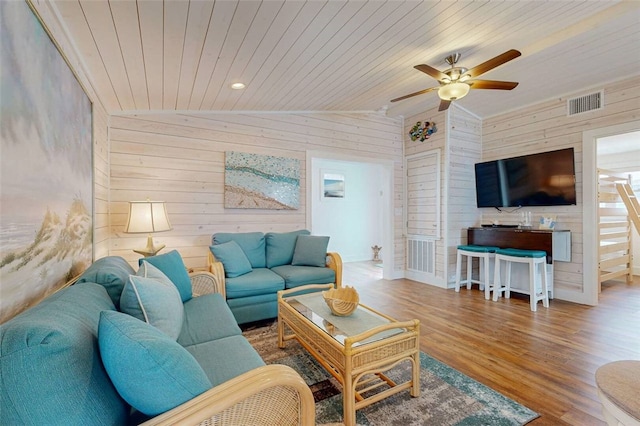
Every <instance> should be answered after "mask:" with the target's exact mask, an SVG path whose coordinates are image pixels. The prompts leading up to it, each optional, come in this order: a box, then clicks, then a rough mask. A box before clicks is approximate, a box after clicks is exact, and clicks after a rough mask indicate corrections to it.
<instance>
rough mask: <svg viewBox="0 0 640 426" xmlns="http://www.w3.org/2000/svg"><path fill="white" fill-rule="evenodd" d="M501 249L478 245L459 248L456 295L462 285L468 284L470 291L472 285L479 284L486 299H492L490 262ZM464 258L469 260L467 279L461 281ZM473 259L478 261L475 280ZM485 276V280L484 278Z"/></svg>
mask: <svg viewBox="0 0 640 426" xmlns="http://www.w3.org/2000/svg"><path fill="white" fill-rule="evenodd" d="M499 248H500V247H492V246H476V245H462V246H458V259H457V263H456V293H459V292H460V284H461V283H462V284H466V285H467V288H468V289H471V285H472V284H479V285H480V290H483V289H484V298H485V299H487V300H489V299H490V298H491V281H490V280H489V278H490V274H489V268H490V264H489V262H490V260H491V259H493V257H494V256H495V255H494V253H495V252H496V250H498V249H499ZM462 256H465V257H466V258H467V279H466V280H464V281H460V275H461V270H462ZM473 258H477V259H478V268H479V271H478V279H477V280H474V279H473V276H472V267H473ZM483 275H484V279H482V278H483Z"/></svg>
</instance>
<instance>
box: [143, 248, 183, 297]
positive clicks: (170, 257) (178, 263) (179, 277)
mask: <svg viewBox="0 0 640 426" xmlns="http://www.w3.org/2000/svg"><path fill="white" fill-rule="evenodd" d="M142 262H149V263H150V264H152V265H153V266H155V267H156V268H158V269H160V270H161V271H162V273H163V274H165V275H166V276H167V277H169V279H170V280H171V282H172V283H173V284H174V285H175V286H176V287H177V288H178V291H179V292H180V298H181V299H182V302H183V303H184V302H186V301H187V300H189V299H191V297H193V293H192V290H191V278H189V274H188V273H187V268H186V267H185V266H184V262H183V261H182V256H180V253H178V252H177V251H176V250H171V251H170V252H169V253H166V254H161V255H158V256H151V257H144V258H142V259H140V260H138V265H140V266H142Z"/></svg>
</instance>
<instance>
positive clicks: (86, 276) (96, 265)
mask: <svg viewBox="0 0 640 426" xmlns="http://www.w3.org/2000/svg"><path fill="white" fill-rule="evenodd" d="M135 273H136V271H134V270H133V268H132V267H131V265H129V264H128V263H127V261H126V260H124V259H123V258H121V257H120V256H107V257H103V258H101V259H98V260H96V261H95V262H93V264H92V265H91V266H89V267H88V268H87V270H86V271H84V273H83V274H82V275H81V276H80V278H79V279H78V281H77V284H79V283H85V282H88V283H97V284H100V285H101V286H103V287H104V288H105V289H106V290H107V293H109V297H110V298H111V301H112V302H113V305H114V306H115V307H116V309H120V294H121V293H122V289H123V288H124V285H125V284H126V282H127V280H128V279H129V275H131V274H135Z"/></svg>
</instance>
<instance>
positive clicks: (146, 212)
mask: <svg viewBox="0 0 640 426" xmlns="http://www.w3.org/2000/svg"><path fill="white" fill-rule="evenodd" d="M171 229H172V227H171V223H169V217H168V216H167V208H166V207H165V204H164V201H150V200H147V201H129V219H128V220H127V226H126V227H125V229H124V232H126V233H128V234H142V233H145V234H146V233H148V234H149V236H148V238H147V246H146V247H145V248H144V249H141V250H135V249H134V250H133V251H134V252H136V253H139V254H141V255H143V256H144V257H149V256H155V255H156V254H157V253H158V252H159V251H160V250H162V249H163V248H164V247H165V244H162V245H159V246H155V245H154V244H153V238H152V237H151V233H152V232H163V231H170V230H171Z"/></svg>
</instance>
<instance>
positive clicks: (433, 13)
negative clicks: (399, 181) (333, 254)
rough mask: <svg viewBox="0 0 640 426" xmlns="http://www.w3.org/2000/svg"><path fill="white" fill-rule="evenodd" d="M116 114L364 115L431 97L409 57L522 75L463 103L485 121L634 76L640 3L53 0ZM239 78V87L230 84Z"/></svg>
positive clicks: (502, 75) (428, 101) (404, 109)
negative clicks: (448, 59)
mask: <svg viewBox="0 0 640 426" xmlns="http://www.w3.org/2000/svg"><path fill="white" fill-rule="evenodd" d="M51 9H52V10H53V12H54V13H55V14H56V15H57V16H58V19H59V20H60V21H62V22H63V24H64V25H65V27H66V29H67V31H68V35H69V37H70V38H71V39H72V40H73V41H74V44H75V46H76V48H77V50H78V52H79V54H80V56H81V58H82V62H83V66H84V67H85V71H86V72H87V74H88V75H89V76H90V81H91V85H92V86H93V88H94V90H95V91H96V92H97V93H98V94H99V96H100V98H101V99H102V102H103V103H104V105H105V107H106V108H107V109H108V110H109V111H110V112H111V113H119V112H122V111H145V110H236V111H257V110H264V111H358V110H379V109H386V108H389V110H388V114H389V115H394V116H395V115H398V114H404V115H408V114H410V113H411V112H412V111H413V112H415V111H420V110H424V109H425V108H429V107H431V106H436V105H437V104H438V97H437V94H436V93H435V92H432V93H428V94H424V95H421V96H418V97H415V98H412V99H409V100H406V101H402V102H399V103H394V104H391V103H390V102H389V100H390V99H393V98H395V97H399V96H402V95H405V94H407V93H411V92H415V91H418V90H421V89H425V88H427V87H432V86H436V85H437V82H436V81H435V80H434V79H433V78H431V77H429V76H427V75H426V74H423V73H422V72H420V71H417V70H415V69H414V68H413V66H414V65H416V64H420V63H426V64H429V65H431V66H433V67H435V68H438V69H440V70H444V69H446V68H448V66H447V65H446V64H445V63H444V61H443V58H444V57H445V56H447V55H449V54H451V53H453V52H460V53H461V54H462V58H461V60H460V62H459V65H461V66H465V67H467V68H471V67H473V66H475V65H477V64H479V63H481V62H484V61H486V60H488V59H490V58H492V57H494V56H496V55H498V54H500V53H502V52H504V51H506V50H509V49H518V50H520V51H521V52H522V53H523V55H522V56H521V57H520V58H517V59H515V60H513V61H511V62H509V63H507V64H505V65H503V66H501V67H499V68H496V69H494V70H493V71H490V72H488V73H487V74H485V75H483V78H486V79H492V80H509V81H519V82H520V85H519V86H518V87H517V88H516V89H514V90H513V91H511V92H506V91H495V90H475V91H472V92H471V93H470V94H469V95H468V96H467V97H466V98H464V99H461V100H460V101H459V102H460V104H461V105H462V106H464V107H465V108H467V109H469V110H470V111H472V112H474V113H476V114H478V115H480V116H481V117H487V116H491V115H495V114H498V113H501V112H504V111H507V110H510V109H513V108H516V107H518V106H522V105H527V104H531V103H534V102H539V101H542V100H547V99H550V98H554V97H558V96H561V95H563V94H567V93H572V92H575V91H579V90H583V89H585V88H592V87H595V88H597V86H598V85H600V84H602V83H605V82H610V81H615V80H619V79H623V78H626V77H628V76H630V75H637V74H640V25H639V24H640V2H637V1H622V2H617V1H495V0H491V1H473V2H471V1H464V2H453V1H395V0H394V1H378V0H373V1H340V0H331V1H300V0H293V1H278V0H268V1H250V0H241V1H231V0H224V1H213V0H211V1H204V0H191V1H189V0H164V1H161V0H138V1H135V0H111V1H109V0H53V1H51ZM234 82H243V83H245V84H246V88H245V89H244V90H232V89H231V88H230V85H231V84H232V83H234Z"/></svg>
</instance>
